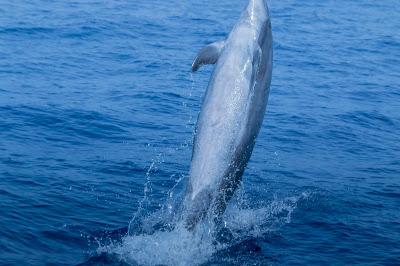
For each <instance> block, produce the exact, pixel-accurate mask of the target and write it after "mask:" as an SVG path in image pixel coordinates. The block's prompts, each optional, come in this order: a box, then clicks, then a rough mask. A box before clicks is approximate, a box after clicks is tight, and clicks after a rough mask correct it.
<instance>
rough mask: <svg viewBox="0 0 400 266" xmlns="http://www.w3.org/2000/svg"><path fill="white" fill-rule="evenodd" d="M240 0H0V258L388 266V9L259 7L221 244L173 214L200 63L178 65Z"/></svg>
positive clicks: (394, 117) (393, 203) (396, 115)
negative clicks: (248, 111)
mask: <svg viewBox="0 0 400 266" xmlns="http://www.w3.org/2000/svg"><path fill="white" fill-rule="evenodd" d="M246 4H247V3H246V0H220V1H210V0H205V1H194V0H188V1H181V0H169V1H159V0H154V1H148V0H135V1H125V0H120V1H100V0H87V1H83V0H82V1H81V0H77V1H51V0H44V1H27V0H17V1H4V0H2V1H0V228H1V230H0V265H77V264H81V265H160V264H161V265H400V135H399V132H400V87H399V86H400V17H399V14H400V7H399V5H398V2H397V1H394V0H383V1H367V0H359V1H344V0H338V1H317V0H309V1H294V0H282V1H277V0H271V1H269V5H270V13H271V18H272V28H273V36H274V70H273V80H272V85H271V92H270V98H269V103H268V107H267V113H266V117H265V119H264V124H263V127H262V130H261V132H260V135H259V137H258V139H257V143H256V146H255V149H254V153H253V156H252V158H251V160H250V162H249V165H248V168H247V170H246V172H245V174H244V176H243V182H242V186H241V189H240V190H239V191H238V192H237V195H236V196H235V198H234V200H233V201H232V202H231V204H230V206H229V207H228V210H227V212H226V214H225V216H224V220H225V222H226V225H227V227H228V228H229V230H231V232H232V234H233V239H232V240H231V241H229V242H216V241H215V239H214V238H213V235H212V234H210V225H209V224H207V223H204V224H201V226H200V227H199V229H198V230H197V231H196V233H195V234H189V233H187V232H186V231H185V230H182V229H181V228H180V227H179V221H176V220H174V214H175V213H176V211H177V209H178V206H179V201H180V198H181V197H182V193H183V190H184V186H185V181H186V177H187V172H188V168H189V164H190V155H191V145H192V135H193V126H194V124H195V122H196V118H197V114H198V112H199V108H200V106H201V98H202V95H203V94H204V91H205V88H206V86H207V82H208V80H209V77H210V74H211V72H212V69H213V68H212V66H207V67H204V68H203V69H202V70H201V71H200V72H198V73H195V74H191V73H190V65H191V62H192V60H193V58H194V57H195V55H196V53H197V51H198V50H199V49H201V47H202V46H204V45H205V44H207V43H210V42H214V41H216V40H222V39H223V38H224V37H225V36H226V35H227V34H228V33H229V31H230V29H231V28H232V26H233V25H234V23H235V22H236V20H237V18H238V17H239V14H240V12H241V11H242V9H243V8H244V7H245V5H246ZM129 225H130V227H129V231H130V234H129V236H128V235H127V231H128V226H129ZM171 225H172V227H171Z"/></svg>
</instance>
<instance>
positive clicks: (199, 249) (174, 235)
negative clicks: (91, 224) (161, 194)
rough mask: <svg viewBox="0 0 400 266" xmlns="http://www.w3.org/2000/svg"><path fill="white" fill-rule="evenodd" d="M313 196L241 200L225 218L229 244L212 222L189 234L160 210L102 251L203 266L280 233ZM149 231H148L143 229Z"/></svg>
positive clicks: (135, 260) (134, 260)
mask: <svg viewBox="0 0 400 266" xmlns="http://www.w3.org/2000/svg"><path fill="white" fill-rule="evenodd" d="M311 195H312V194H311V193H309V192H303V193H301V194H300V195H297V196H292V197H286V198H282V199H278V198H276V197H275V198H274V199H273V200H272V201H270V202H268V203H267V204H264V206H261V207H258V208H256V209H252V208H246V207H242V206H241V205H242V204H239V201H238V200H235V201H234V202H233V203H232V204H230V205H229V207H228V209H227V211H226V213H225V214H224V216H223V222H224V223H223V224H224V227H225V228H227V229H228V230H229V231H230V232H231V233H232V236H233V238H232V239H231V240H230V241H228V242H218V241H216V237H215V236H216V231H215V228H214V226H213V224H212V222H211V220H210V219H208V220H206V221H204V222H202V223H200V224H199V225H198V226H197V227H196V230H195V231H194V232H189V231H187V230H186V229H185V227H184V226H183V222H182V221H179V220H177V219H176V217H177V216H175V217H171V216H168V214H167V213H166V212H165V211H163V210H160V211H158V212H156V213H154V214H152V215H150V216H147V217H146V218H143V219H142V220H141V222H142V223H143V224H145V226H142V229H141V230H140V231H136V235H130V236H126V237H125V238H123V240H122V242H121V243H117V244H112V245H108V246H103V247H100V248H98V250H97V252H98V253H99V254H101V253H107V254H108V255H109V256H113V257H117V258H118V259H119V260H120V261H122V262H125V263H128V264H133V265H200V264H203V263H206V262H207V261H209V260H211V259H212V258H213V255H214V254H215V253H217V252H219V251H221V250H229V249H230V248H231V247H234V246H235V245H237V244H238V243H241V242H242V241H245V240H248V239H257V238H259V237H262V236H265V235H266V234H268V233H269V232H271V231H276V230H279V229H280V228H281V227H282V226H284V225H285V224H288V223H290V222H291V219H292V214H293V212H294V211H295V210H296V208H297V206H298V204H299V202H301V201H304V200H308V199H309V198H310V197H311ZM143 228H146V230H143Z"/></svg>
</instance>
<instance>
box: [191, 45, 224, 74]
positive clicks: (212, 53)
mask: <svg viewBox="0 0 400 266" xmlns="http://www.w3.org/2000/svg"><path fill="white" fill-rule="evenodd" d="M224 46H225V41H219V42H214V43H211V44H209V45H207V46H205V47H203V48H202V49H201V50H200V52H199V53H198V54H197V56H196V59H194V61H193V64H192V71H193V72H195V71H197V70H198V69H199V68H200V66H201V65H208V64H215V63H216V62H217V61H218V57H219V55H220V54H221V52H222V50H223V49H224Z"/></svg>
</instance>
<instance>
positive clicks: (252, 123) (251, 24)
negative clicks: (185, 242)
mask: <svg viewBox="0 0 400 266" xmlns="http://www.w3.org/2000/svg"><path fill="white" fill-rule="evenodd" d="M205 64H215V67H214V70H213V73H212V76H211V79H210V81H209V84H208V87H207V91H206V93H205V96H204V98H203V103H202V107H201V111H200V113H199V116H198V119H197V124H196V127H195V132H194V141H193V151H192V159H191V164H190V170H189V179H188V183H187V187H186V194H185V196H184V199H183V212H182V214H183V221H184V224H185V227H186V228H187V229H188V230H189V231H191V230H193V229H194V228H195V227H196V225H197V224H198V222H199V221H201V220H203V219H204V218H205V217H206V216H207V215H212V216H211V217H213V218H214V221H217V219H218V218H219V217H221V215H222V214H223V213H224V211H225V209H226V206H227V203H228V201H229V200H230V198H231V197H232V196H233V194H234V192H235V190H236V189H237V187H238V186H239V185H240V182H241V177H242V175H243V172H244V170H245V167H246V165H247V162H248V161H249V159H250V156H251V153H252V150H253V147H254V144H255V140H256V137H257V135H258V133H259V131H260V127H261V124H262V121H263V118H264V113H265V109H266V105H267V101H268V94H269V87H270V83H271V75H272V32H271V22H270V17H269V11H268V6H267V3H266V0H250V1H249V3H248V6H247V8H246V9H245V10H244V11H243V12H242V14H241V16H240V18H239V21H238V22H237V23H236V24H235V26H234V28H233V29H232V31H231V32H230V33H229V36H228V37H227V38H226V40H222V41H218V42H215V43H211V44H209V45H207V46H205V47H204V48H202V49H201V50H200V52H199V53H198V55H197V57H196V58H195V60H194V62H193V64H192V71H193V72H195V71H197V70H198V69H199V68H200V66H201V65H205Z"/></svg>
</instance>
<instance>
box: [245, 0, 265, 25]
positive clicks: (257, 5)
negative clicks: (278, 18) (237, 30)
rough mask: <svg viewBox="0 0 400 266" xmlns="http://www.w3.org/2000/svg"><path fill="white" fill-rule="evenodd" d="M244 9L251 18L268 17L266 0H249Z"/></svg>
mask: <svg viewBox="0 0 400 266" xmlns="http://www.w3.org/2000/svg"><path fill="white" fill-rule="evenodd" d="M246 10H247V13H248V14H249V16H250V18H251V19H252V20H254V19H262V20H265V19H266V20H268V19H269V12H268V5H267V0H249V4H248V5H247V8H246Z"/></svg>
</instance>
